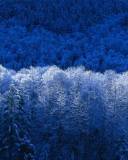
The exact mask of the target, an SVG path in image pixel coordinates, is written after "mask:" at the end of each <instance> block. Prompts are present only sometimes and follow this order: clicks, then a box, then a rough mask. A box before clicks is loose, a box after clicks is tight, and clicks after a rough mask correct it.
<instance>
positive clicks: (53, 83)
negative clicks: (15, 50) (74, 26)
mask: <svg viewBox="0 0 128 160" xmlns="http://www.w3.org/2000/svg"><path fill="white" fill-rule="evenodd" d="M127 78H128V73H127V72H126V73H124V74H116V73H115V72H113V71H107V72H105V73H104V74H99V73H93V72H90V71H88V72H87V71H86V72H85V69H84V68H70V69H68V70H66V71H62V70H60V69H59V68H57V67H46V68H31V69H29V70H26V69H23V70H21V71H19V72H17V73H15V72H14V71H8V70H6V69H4V68H2V67H1V68H0V83H1V84H4V82H3V81H6V83H5V84H6V86H5V84H4V87H5V88H6V90H4V89H2V90H1V91H0V106H1V107H0V124H1V127H0V141H1V143H0V158H1V160H3V159H5V160H6V159H10V160H11V159H12V160H21V159H22V160H35V159H37V160H47V159H48V160H62V159H66V160H78V159H80V160H85V158H86V159H87V160H93V159H96V160H101V159H103V160H113V159H119V160H121V159H128V150H127V149H128V143H127V141H128V127H127V123H128V120H127V112H128V108H127V105H128V98H127V94H128V82H127Z"/></svg>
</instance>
